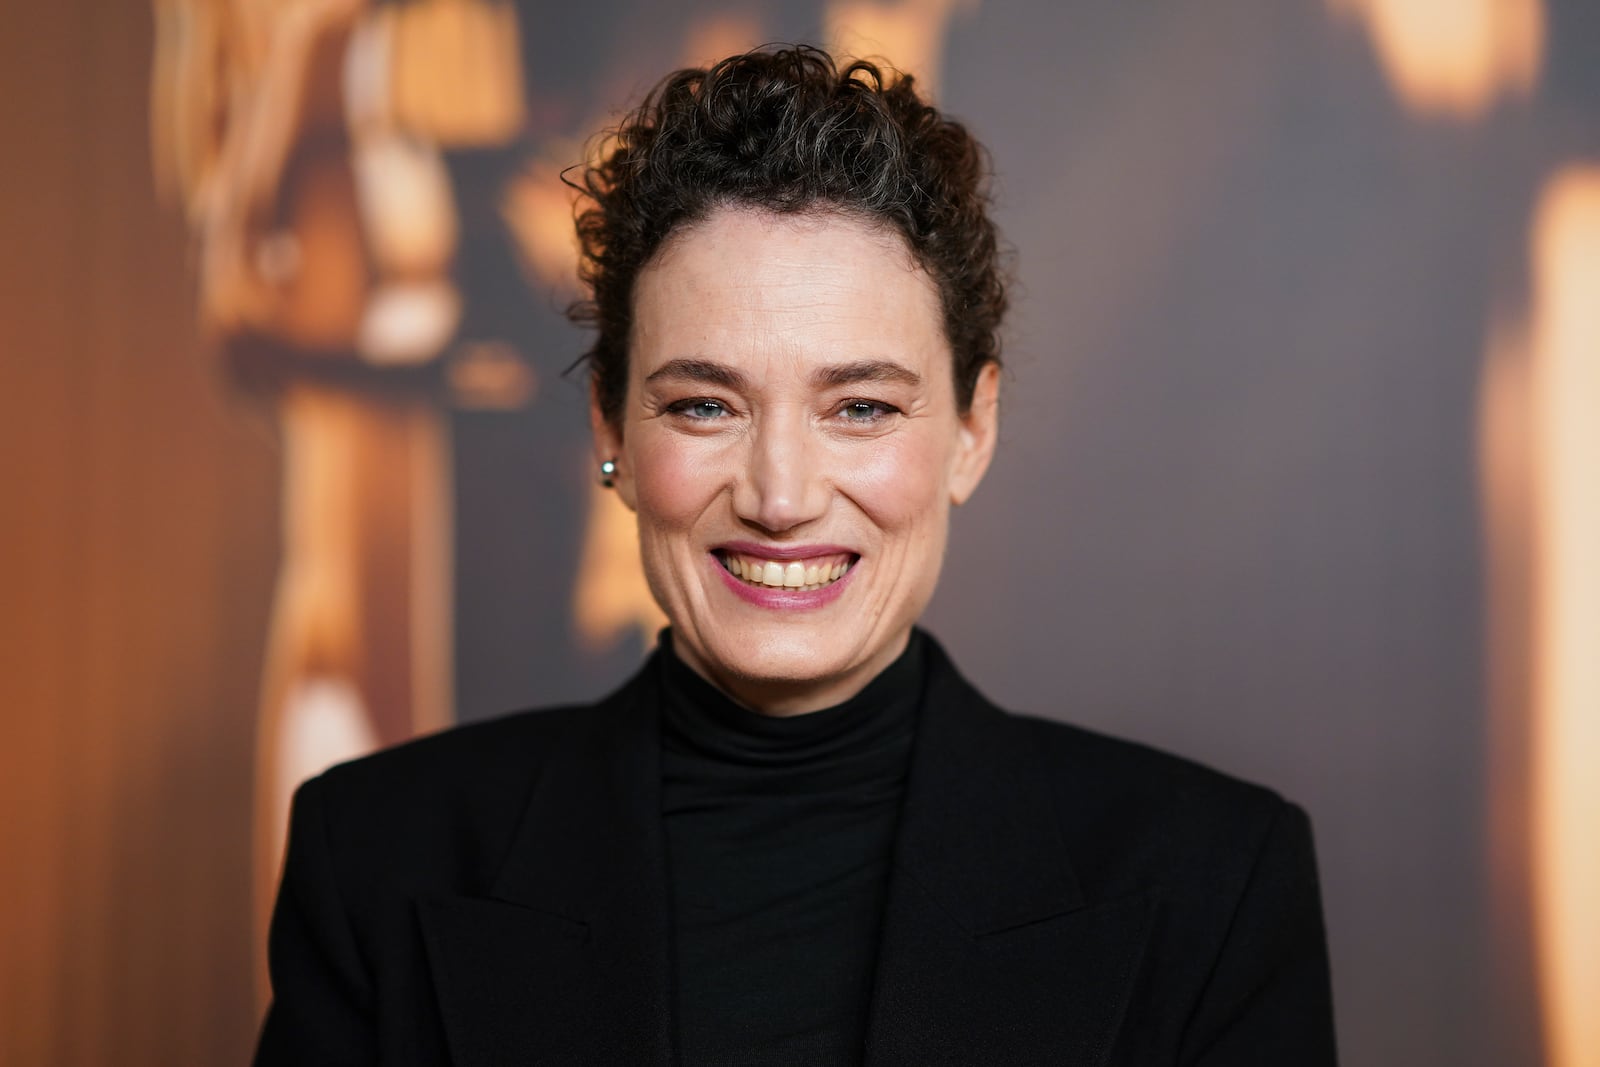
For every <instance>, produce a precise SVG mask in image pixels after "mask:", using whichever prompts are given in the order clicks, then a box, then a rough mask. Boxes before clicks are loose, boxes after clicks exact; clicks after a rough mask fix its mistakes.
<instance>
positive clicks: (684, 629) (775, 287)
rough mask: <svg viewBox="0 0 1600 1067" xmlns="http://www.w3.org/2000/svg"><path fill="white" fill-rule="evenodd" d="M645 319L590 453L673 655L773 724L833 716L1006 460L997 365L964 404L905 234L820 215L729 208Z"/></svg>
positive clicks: (930, 579) (657, 284)
mask: <svg viewBox="0 0 1600 1067" xmlns="http://www.w3.org/2000/svg"><path fill="white" fill-rule="evenodd" d="M633 314H634V320H633V343H632V345H631V348H630V352H629V356H630V358H629V364H628V386H627V391H626V394H625V400H624V403H623V405H622V409H621V411H619V412H618V413H617V414H616V415H614V416H608V415H607V414H606V413H605V411H604V410H603V408H602V407H601V405H600V404H599V402H598V400H597V402H596V403H595V405H594V413H593V421H594V431H595V441H596V446H597V447H598V449H599V450H600V452H601V454H602V455H604V456H608V457H609V456H614V457H616V464H617V474H616V476H615V477H616V487H617V490H618V492H619V493H620V494H621V495H622V498H623V500H624V501H625V502H626V503H627V504H628V506H629V507H631V508H633V509H634V510H635V511H637V512H638V515H639V540H640V547H641V549H642V551H643V556H644V565H645V575H646V577H647V578H648V579H649V582H650V589H651V591H652V592H653V593H654V594H655V597H656V600H657V601H658V602H660V604H661V606H662V609H663V610H664V611H665V612H666V614H667V617H668V618H669V619H671V620H672V629H673V636H674V642H673V648H674V649H675V650H676V652H677V653H678V655H680V656H682V657H683V658H684V660H685V661H686V662H688V663H689V664H690V665H691V666H692V667H693V668H694V669H695V670H696V671H697V672H699V673H700V674H702V675H704V676H705V677H707V678H709V679H710V680H711V681H713V682H714V683H716V684H717V685H718V687H720V688H721V689H722V690H723V691H724V692H726V693H728V694H729V695H730V696H733V697H734V698H735V699H737V700H739V701H740V702H741V703H744V704H746V705H748V706H750V707H753V708H759V709H761V710H763V711H765V712H768V713H771V714H794V713H799V712H807V711H815V710H817V709H818V708H822V707H827V706H829V705H832V704H837V703H839V702H840V701H842V700H844V699H846V698H847V697H849V696H851V695H853V694H854V693H856V692H857V691H859V690H860V689H861V688H862V687H863V686H865V685H866V683H867V681H868V680H870V679H871V678H872V677H873V676H875V675H876V674H878V672H880V671H882V670H883V669H884V668H885V667H887V666H888V665H889V664H890V663H891V662H893V661H894V659H895V658H896V657H897V656H899V655H900V653H901V652H903V651H904V650H905V647H906V643H907V641H908V640H909V639H910V635H911V628H912V625H913V624H914V623H915V622H916V620H917V618H918V617H919V616H920V615H921V614H922V610H923V608H924V607H926V606H927V603H928V600H929V598H930V597H931V596H932V595H933V589H934V586H935V584H937V582H938V579H939V567H940V562H941V559H942V557H943V555H944V547H945V535H946V530H947V528H948V525H949V514H948V513H949V508H950V505H951V504H959V503H961V502H962V501H964V500H966V498H967V497H968V496H970V495H971V493H972V491H973V490H974V489H975V488H977V484H978V481H979V479H980V478H982V476H983V472H984V469H985V468H986V467H987V466H988V463H989V457H990V455H991V454H992V453H993V451H994V440H995V419H996V390H997V381H998V367H997V366H996V364H995V363H993V362H989V363H986V364H985V365H984V367H983V369H982V370H981V371H980V373H979V377H978V381H977V383H976V389H975V394H974V396H973V398H972V401H971V403H969V404H968V405H967V407H966V410H964V411H963V410H962V409H961V406H960V405H959V404H958V401H957V396H956V391H955V383H954V381H953V379H952V376H951V373H950V367H951V364H952V360H951V356H950V344H949V342H948V341H947V340H946V339H945V335H944V330H943V326H942V324H941V321H940V315H939V295H938V290H937V288H936V287H935V284H934V282H933V281H932V280H931V279H930V278H929V277H928V275H927V273H926V272H925V271H923V270H922V269H921V268H919V267H917V266H916V265H915V263H914V262H912V261H911V260H910V258H909V257H908V256H907V255H906V253H905V248H904V243H903V241H902V240H901V238H900V237H899V236H898V235H897V234H895V233H894V232H893V231H892V230H887V229H885V228H884V227H883V226H881V225H878V224H875V223H871V222H868V221H865V220H863V219H860V218H858V217H855V216H851V215H843V214H839V213H836V212H831V211H828V210H826V209H822V210H819V211H817V212H816V213H807V214H790V215H775V214H772V213H771V212H768V211H765V210H762V209H759V208H746V207H734V206H728V207H719V208H717V209H715V210H714V212H713V213H712V214H711V215H710V217H708V218H707V219H706V220H705V221H703V222H701V223H699V224H698V225H695V226H693V227H690V228H688V229H686V230H685V231H683V232H682V233H681V234H680V235H679V236H677V237H676V239H675V240H674V241H673V242H671V243H670V244H669V245H668V246H667V247H665V248H663V249H662V250H661V251H660V252H659V253H658V254H657V255H656V257H655V258H654V259H653V260H652V261H651V262H650V264H649V266H647V267H646V268H645V269H644V270H643V271H641V272H640V274H639V277H638V280H637V282H636V283H635V288H634V307H633ZM862 353H868V354H870V358H865V359H862V358H859V356H860V354H862ZM853 357H854V358H853ZM824 569H826V571H827V577H826V581H824V579H823V571H824Z"/></svg>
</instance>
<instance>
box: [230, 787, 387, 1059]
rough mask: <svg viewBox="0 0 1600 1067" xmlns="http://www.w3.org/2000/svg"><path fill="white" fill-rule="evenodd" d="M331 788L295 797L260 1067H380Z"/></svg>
mask: <svg viewBox="0 0 1600 1067" xmlns="http://www.w3.org/2000/svg"><path fill="white" fill-rule="evenodd" d="M326 793H327V780H326V779H325V778H320V777H319V778H313V779H310V780H309V781H306V782H304V783H303V784H302V785H301V786H300V788H299V789H297V790H296V791H295V795H294V802H293V805H292V806H291V809H290V815H289V845H288V852H287V856H286V858H285V859H284V865H283V880H282V883H281V884H280V885H279V888H278V899H277V902H276V904H275V905H274V907H273V911H272V924H271V927H270V929H269V931H268V934H267V968H268V972H269V974H270V976H271V979H272V1004H271V1006H270V1007H269V1008H268V1009H267V1015H266V1019H265V1021H264V1022H263V1023H262V1028H261V1036H260V1041H259V1042H258V1044H257V1047H256V1055H255V1061H254V1063H255V1067H280V1065H282V1067H289V1065H291V1064H295V1065H298V1064H308V1063H317V1064H328V1065H341V1067H345V1065H348V1067H355V1065H358V1064H372V1063H375V1062H376V1061H377V1049H376V1047H375V1040H374V1028H373V1024H372V1008H373V992H372V983H371V979H370V976H369V973H368V968H367V967H366V965H365V964H364V963H363V961H362V958H361V953H360V951H359V949H358V946H357V944H356V940H355V935H354V932H353V931H352V929H351V926H350V920H349V915H348V913H347V911H346V910H345V907H344V905H343V903H342V901H341V900H340V896H339V887H338V884H337V879H336V877H335V874H334V865H333V855H334V853H333V849H332V846H331V843H330V840H329V834H328V824H327V810H326V804H327V798H326Z"/></svg>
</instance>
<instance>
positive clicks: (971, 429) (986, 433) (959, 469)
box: [950, 360, 1000, 507]
mask: <svg viewBox="0 0 1600 1067" xmlns="http://www.w3.org/2000/svg"><path fill="white" fill-rule="evenodd" d="M959 432H960V435H961V439H960V441H959V442H958V443H957V446H956V456H955V463H954V464H953V466H952V469H951V472H950V503H952V504H954V505H955V506H956V507H960V506H961V505H962V504H965V503H966V502H967V499H968V498H969V497H971V496H972V494H973V493H974V492H976V491H977V488H978V483H979V482H981V481H983V476H984V474H985V473H986V472H987V471H988V470H989V461H990V460H992V459H993V458H994V446H995V441H996V440H997V439H998V437H999V435H1000V364H998V363H996V362H995V361H994V360H990V361H989V362H987V363H985V364H984V365H983V369H982V370H980V371H978V381H977V384H976V385H974V386H973V389H972V403H971V404H970V405H969V406H968V408H967V412H966V414H965V415H962V416H961V429H960V431H959Z"/></svg>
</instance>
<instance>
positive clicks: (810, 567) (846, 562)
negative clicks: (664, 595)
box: [715, 549, 860, 592]
mask: <svg viewBox="0 0 1600 1067" xmlns="http://www.w3.org/2000/svg"><path fill="white" fill-rule="evenodd" d="M715 555H716V557H717V562H718V563H720V564H722V568H723V570H725V571H727V572H728V573H729V574H731V575H733V576H734V577H735V578H738V579H740V580H741V581H743V582H745V583H746V584H749V585H756V586H763V587H765V588H768V589H798V590H800V591H801V592H809V591H811V590H813V589H823V588H825V587H827V586H829V585H832V584H833V583H834V582H837V581H838V580H839V579H840V578H843V577H844V576H845V575H846V574H848V573H849V571H850V568H851V567H853V566H855V562H856V560H857V559H859V558H860V557H858V556H856V555H853V554H851V553H848V552H846V553H835V554H833V555H827V556H817V557H815V558H814V559H797V560H773V559H762V558H761V557H760V556H751V555H747V554H745V553H742V552H730V551H727V550H726V549H718V550H717V551H716V552H715Z"/></svg>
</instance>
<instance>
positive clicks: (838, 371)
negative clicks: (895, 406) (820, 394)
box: [811, 359, 922, 388]
mask: <svg viewBox="0 0 1600 1067" xmlns="http://www.w3.org/2000/svg"><path fill="white" fill-rule="evenodd" d="M860 382H903V383H905V384H906V385H910V386H913V387H914V386H919V385H921V384H922V375H920V374H918V373H917V372H916V371H914V370H912V369H911V368H910V367H906V366H903V365H902V364H899V363H895V362H894V361H893V360H887V359H861V360H856V361H855V362H853V363H835V364H833V365H832V366H827V367H818V368H817V369H816V370H814V371H812V372H811V383H812V384H813V385H815V386H817V387H818V388H829V387H835V386H840V385H856V384H858V383H860Z"/></svg>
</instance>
